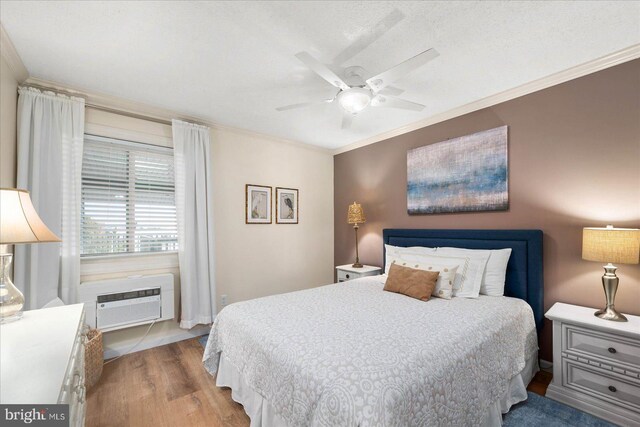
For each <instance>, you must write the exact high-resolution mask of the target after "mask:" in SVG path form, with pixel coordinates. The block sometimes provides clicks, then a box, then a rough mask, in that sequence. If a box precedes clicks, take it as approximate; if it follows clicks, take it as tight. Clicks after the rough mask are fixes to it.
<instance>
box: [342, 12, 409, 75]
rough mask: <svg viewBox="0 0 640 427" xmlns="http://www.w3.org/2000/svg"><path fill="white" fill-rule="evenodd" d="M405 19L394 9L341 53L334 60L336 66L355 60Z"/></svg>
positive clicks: (402, 14)
mask: <svg viewBox="0 0 640 427" xmlns="http://www.w3.org/2000/svg"><path fill="white" fill-rule="evenodd" d="M403 19H404V13H402V12H401V11H400V10H398V9H393V10H392V11H391V13H389V14H388V15H387V16H385V17H384V18H382V19H381V20H380V21H379V22H378V23H377V24H376V25H374V26H373V28H371V29H370V30H368V31H366V32H365V33H364V34H362V35H361V36H360V37H358V38H357V39H356V40H355V41H354V42H353V43H351V44H350V45H349V46H347V48H346V49H344V50H343V51H342V52H340V53H339V54H338V55H337V56H336V57H335V58H334V59H333V64H334V65H342V64H344V63H345V62H347V61H348V60H349V59H351V58H353V57H354V56H356V55H357V54H359V53H360V52H362V51H363V50H365V49H366V48H367V47H369V45H371V43H373V42H375V41H376V40H378V39H379V38H380V37H382V36H383V35H384V33H386V32H387V31H389V30H390V29H391V28H393V27H394V26H395V25H396V24H397V23H398V22H400V21H402V20H403Z"/></svg>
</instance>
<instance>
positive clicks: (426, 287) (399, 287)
mask: <svg viewBox="0 0 640 427" xmlns="http://www.w3.org/2000/svg"><path fill="white" fill-rule="evenodd" d="M438 274H439V272H437V271H426V270H418V269H415V268H411V267H402V266H400V265H398V264H392V265H391V267H390V268H389V274H388V277H387V281H386V282H385V284H384V290H385V291H389V292H395V293H398V294H403V295H406V296H408V297H411V298H416V299H419V300H421V301H429V298H430V297H431V293H432V292H433V290H434V289H435V287H436V282H437V280H438Z"/></svg>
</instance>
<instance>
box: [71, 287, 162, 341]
mask: <svg viewBox="0 0 640 427" xmlns="http://www.w3.org/2000/svg"><path fill="white" fill-rule="evenodd" d="M78 298H79V300H80V301H79V302H82V303H84V305H85V312H86V319H87V323H88V324H89V326H91V327H92V328H98V329H100V330H101V331H103V332H107V331H114V330H117V329H124V328H130V327H132V326H137V325H144V324H148V323H151V322H153V321H154V320H155V321H164V320H169V319H173V318H174V302H173V300H174V294H173V274H157V275H152V276H130V277H123V278H118V279H108V280H97V281H90V282H82V283H81V284H80V288H79V290H78Z"/></svg>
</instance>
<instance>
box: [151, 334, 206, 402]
mask: <svg viewBox="0 0 640 427" xmlns="http://www.w3.org/2000/svg"><path fill="white" fill-rule="evenodd" d="M181 347H183V345H181V344H180V343H179V342H177V343H173V344H168V345H163V346H161V347H156V348H155V349H154V350H156V355H157V358H158V362H159V363H160V366H162V376H163V379H164V382H165V391H166V394H167V401H172V400H174V399H178V398H180V397H183V396H186V395H188V394H191V393H194V392H196V391H198V388H197V385H196V384H197V383H196V381H195V378H194V377H193V375H192V373H191V371H190V369H189V368H188V366H187V365H188V361H187V360H185V358H184V357H183V354H182V350H181Z"/></svg>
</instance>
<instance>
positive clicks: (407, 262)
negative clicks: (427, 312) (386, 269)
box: [391, 255, 459, 299]
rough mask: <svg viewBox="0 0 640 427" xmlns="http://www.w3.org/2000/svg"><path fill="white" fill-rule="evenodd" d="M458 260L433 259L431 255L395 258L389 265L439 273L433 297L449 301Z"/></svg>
mask: <svg viewBox="0 0 640 427" xmlns="http://www.w3.org/2000/svg"><path fill="white" fill-rule="evenodd" d="M458 262H459V261H458V260H453V259H447V258H443V257H435V256H432V255H421V256H420V257H416V258H413V259H403V258H396V259H394V260H393V261H392V262H391V264H392V265H394V264H395V265H398V266H401V267H410V268H416V269H418V270H426V271H439V272H440V275H439V276H438V280H437V281H436V287H435V289H434V290H433V293H432V294H431V295H433V296H434V297H438V298H444V299H451V297H452V296H453V283H454V281H455V279H456V272H457V271H458V267H459V265H458Z"/></svg>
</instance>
